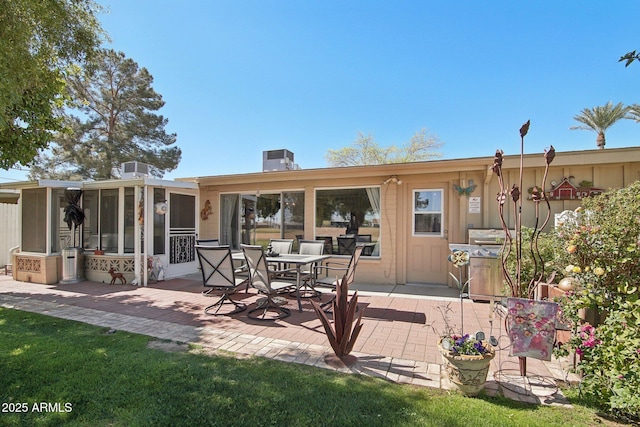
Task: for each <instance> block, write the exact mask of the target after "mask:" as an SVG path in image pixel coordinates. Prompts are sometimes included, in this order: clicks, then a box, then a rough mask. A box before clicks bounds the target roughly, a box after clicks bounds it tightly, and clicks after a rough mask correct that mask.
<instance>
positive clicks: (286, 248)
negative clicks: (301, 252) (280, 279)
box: [269, 239, 293, 276]
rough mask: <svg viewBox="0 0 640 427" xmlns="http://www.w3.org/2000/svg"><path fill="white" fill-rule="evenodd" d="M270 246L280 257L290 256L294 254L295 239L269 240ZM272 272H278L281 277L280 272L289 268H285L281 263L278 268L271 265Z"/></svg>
mask: <svg viewBox="0 0 640 427" xmlns="http://www.w3.org/2000/svg"><path fill="white" fill-rule="evenodd" d="M269 246H271V250H272V251H273V252H275V253H277V254H279V255H284V254H290V253H292V252H293V239H271V240H269ZM269 267H270V268H271V270H273V271H274V272H276V275H277V276H280V275H281V273H280V272H279V270H286V269H287V267H286V266H283V265H282V264H281V263H278V264H277V266H275V265H269Z"/></svg>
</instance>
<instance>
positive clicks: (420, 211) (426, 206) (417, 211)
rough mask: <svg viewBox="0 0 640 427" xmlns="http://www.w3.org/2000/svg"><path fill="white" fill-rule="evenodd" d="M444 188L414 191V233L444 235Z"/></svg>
mask: <svg viewBox="0 0 640 427" xmlns="http://www.w3.org/2000/svg"><path fill="white" fill-rule="evenodd" d="M443 195H444V192H443V190H414V191H413V235H414V236H438V237H440V236H442V216H443V212H442V206H443V203H442V200H443Z"/></svg>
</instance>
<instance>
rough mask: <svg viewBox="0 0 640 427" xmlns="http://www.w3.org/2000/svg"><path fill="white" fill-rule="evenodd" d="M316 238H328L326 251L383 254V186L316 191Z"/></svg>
mask: <svg viewBox="0 0 640 427" xmlns="http://www.w3.org/2000/svg"><path fill="white" fill-rule="evenodd" d="M315 238H316V239H317V240H325V242H327V244H326V245H325V253H327V252H329V251H330V253H332V254H336V255H351V253H352V252H353V248H354V247H355V245H364V246H365V249H364V250H363V251H362V254H363V255H365V256H366V255H369V256H371V255H373V256H378V255H379V254H380V249H379V238H380V188H379V187H368V188H335V189H326V190H317V191H316V218H315Z"/></svg>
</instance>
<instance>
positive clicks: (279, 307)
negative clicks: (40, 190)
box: [240, 245, 295, 320]
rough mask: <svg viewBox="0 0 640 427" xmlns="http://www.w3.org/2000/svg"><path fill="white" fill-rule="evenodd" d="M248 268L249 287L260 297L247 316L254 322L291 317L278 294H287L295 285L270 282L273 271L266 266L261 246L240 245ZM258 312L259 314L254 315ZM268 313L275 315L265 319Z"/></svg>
mask: <svg viewBox="0 0 640 427" xmlns="http://www.w3.org/2000/svg"><path fill="white" fill-rule="evenodd" d="M240 247H241V248H242V252H243V253H244V257H245V259H246V261H247V267H248V268H249V280H250V281H251V286H252V287H254V288H255V289H257V290H258V293H259V294H261V297H260V298H259V299H258V301H257V302H256V306H255V308H253V309H251V310H249V313H247V316H249V317H250V318H252V319H256V320H277V319H284V318H285V317H288V316H290V315H291V311H290V310H289V309H288V308H286V307H283V306H284V305H286V304H287V300H286V298H283V297H281V296H278V295H279V294H280V293H283V292H288V291H289V290H290V289H291V288H292V287H293V288H295V283H293V282H287V281H280V280H275V279H273V280H272V275H273V271H272V270H270V269H269V268H268V266H267V260H266V258H265V253H264V250H263V249H262V246H257V245H240ZM256 312H259V313H261V314H258V315H256V314H254V313H256ZM269 312H272V313H273V312H275V313H276V314H275V315H272V316H269V317H267V314H268V313H269Z"/></svg>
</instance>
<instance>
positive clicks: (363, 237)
mask: <svg viewBox="0 0 640 427" xmlns="http://www.w3.org/2000/svg"><path fill="white" fill-rule="evenodd" d="M358 242H363V243H371V234H358Z"/></svg>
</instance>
